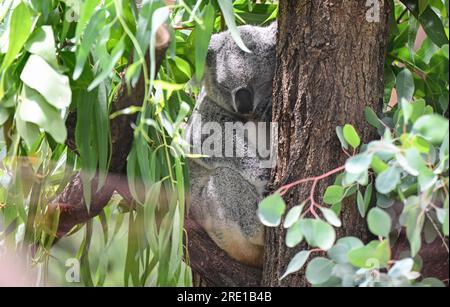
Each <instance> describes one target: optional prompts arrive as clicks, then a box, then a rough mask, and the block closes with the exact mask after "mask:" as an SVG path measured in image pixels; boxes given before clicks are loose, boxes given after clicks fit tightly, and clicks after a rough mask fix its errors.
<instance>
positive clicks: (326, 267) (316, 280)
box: [306, 257, 334, 285]
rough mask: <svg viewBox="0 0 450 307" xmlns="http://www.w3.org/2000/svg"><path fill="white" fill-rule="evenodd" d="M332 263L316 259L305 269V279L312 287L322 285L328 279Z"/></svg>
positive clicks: (331, 270)
mask: <svg viewBox="0 0 450 307" xmlns="http://www.w3.org/2000/svg"><path fill="white" fill-rule="evenodd" d="M333 268H334V263H333V262H332V261H330V260H328V259H326V258H323V257H317V258H314V259H313V260H311V262H310V263H309V264H308V268H307V269H306V278H307V279H308V281H309V282H310V283H311V284H313V285H318V284H323V283H324V282H326V281H327V280H328V279H330V277H331V274H332V273H333Z"/></svg>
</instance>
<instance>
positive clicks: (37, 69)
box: [20, 55, 72, 109]
mask: <svg viewBox="0 0 450 307" xmlns="http://www.w3.org/2000/svg"><path fill="white" fill-rule="evenodd" d="M20 79H21V80H22V81H23V83H25V84H26V85H28V86H29V87H30V88H32V89H34V90H36V91H38V92H39V93H40V94H41V95H42V96H43V97H44V98H45V99H46V100H47V102H48V103H50V104H51V105H53V106H54V107H56V108H58V109H62V108H67V107H68V106H70V102H71V100H72V90H71V88H70V84H69V78H68V77H67V76H65V75H62V74H60V73H59V72H57V71H55V70H54V69H53V68H52V67H51V66H50V65H49V64H47V62H45V61H44V60H43V59H42V58H41V57H40V56H37V55H31V56H30V57H29V59H28V61H27V63H26V64H25V67H24V68H23V71H22V73H21V75H20Z"/></svg>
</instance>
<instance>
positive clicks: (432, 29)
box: [419, 7, 448, 47]
mask: <svg viewBox="0 0 450 307" xmlns="http://www.w3.org/2000/svg"><path fill="white" fill-rule="evenodd" d="M419 21H420V23H421V24H422V27H423V29H424V30H425V33H426V34H427V36H428V37H429V38H430V39H431V40H432V41H433V43H435V44H436V45H437V46H438V47H442V46H443V45H445V44H448V38H447V35H446V33H445V29H444V26H443V24H442V21H441V18H439V16H438V15H436V13H435V12H434V10H433V9H432V8H430V7H428V8H427V9H425V11H424V12H422V14H421V15H420V16H419Z"/></svg>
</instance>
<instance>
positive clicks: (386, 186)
mask: <svg viewBox="0 0 450 307" xmlns="http://www.w3.org/2000/svg"><path fill="white" fill-rule="evenodd" d="M400 179H401V178H400V171H399V169H398V168H396V167H391V168H388V169H387V170H385V171H383V172H382V173H381V174H380V175H378V177H377V179H376V181H375V187H376V188H377V191H378V192H380V193H381V194H389V193H390V192H392V191H393V190H395V188H396V187H397V185H398V184H399V183H400Z"/></svg>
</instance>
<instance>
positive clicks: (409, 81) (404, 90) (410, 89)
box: [397, 68, 414, 103]
mask: <svg viewBox="0 0 450 307" xmlns="http://www.w3.org/2000/svg"><path fill="white" fill-rule="evenodd" d="M413 95H414V78H413V75H412V73H411V71H409V69H407V68H404V69H403V70H402V71H401V72H400V73H399V74H398V75H397V97H398V101H400V102H401V103H403V102H404V101H405V102H411V101H412V99H413Z"/></svg>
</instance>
